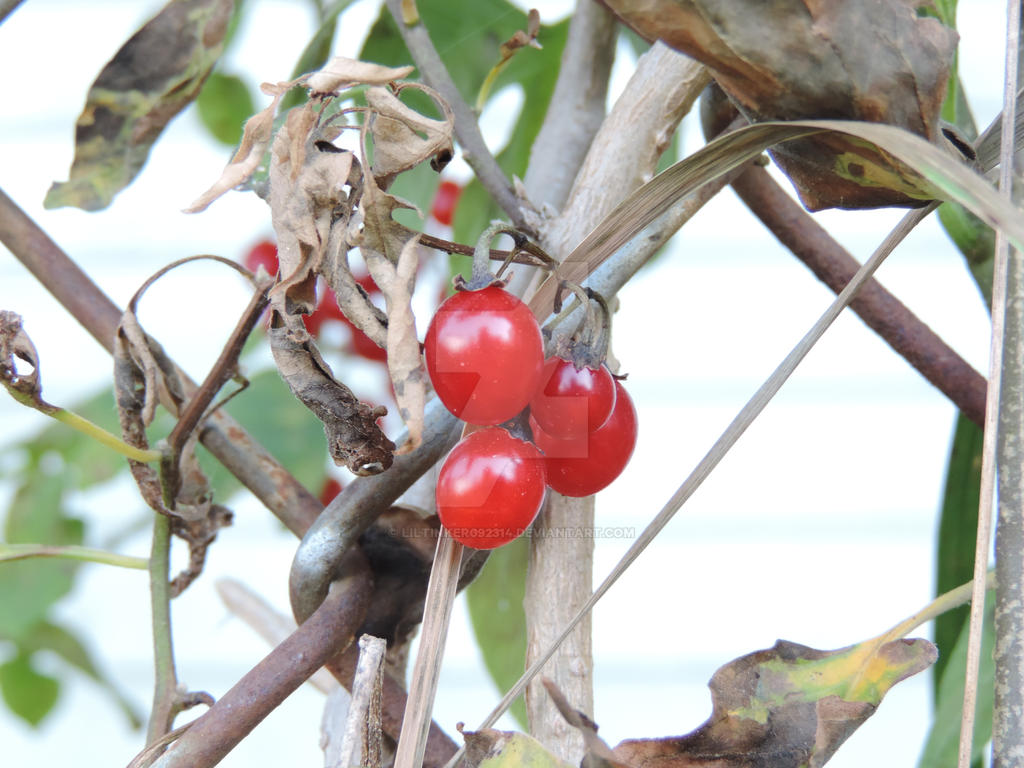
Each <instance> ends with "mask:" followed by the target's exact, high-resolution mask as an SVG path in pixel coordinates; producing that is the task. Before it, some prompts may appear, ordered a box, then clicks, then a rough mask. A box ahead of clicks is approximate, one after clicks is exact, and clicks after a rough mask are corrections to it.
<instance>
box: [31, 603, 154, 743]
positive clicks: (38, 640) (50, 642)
mask: <svg viewBox="0 0 1024 768" xmlns="http://www.w3.org/2000/svg"><path fill="white" fill-rule="evenodd" d="M26 648H31V649H32V650H35V651H52V652H53V653H55V654H57V655H58V656H60V657H61V658H62V659H64V661H66V662H67V663H68V664H70V665H71V666H73V667H75V668H76V669H78V670H79V671H80V672H82V673H83V674H85V675H86V676H87V677H89V678H91V679H92V680H93V681H94V682H95V683H96V684H97V685H99V686H100V687H101V688H102V689H103V690H104V691H106V692H107V693H108V694H109V695H110V697H111V698H112V699H113V700H114V703H115V704H117V706H118V707H119V708H120V709H121V711H122V712H124V716H125V717H126V718H127V719H128V723H129V725H131V727H132V728H141V727H142V724H143V720H142V717H141V715H140V714H139V712H138V710H137V708H136V707H135V705H134V704H132V703H131V702H130V701H128V699H127V698H126V697H125V696H124V694H122V693H121V691H120V690H118V688H117V687H116V686H115V685H114V683H113V681H112V680H111V679H110V678H108V677H106V676H104V675H103V673H102V672H100V670H99V668H98V667H97V666H96V663H95V662H94V661H93V659H92V656H91V654H90V653H89V651H88V650H87V649H86V648H85V646H84V645H82V643H81V641H80V640H79V639H78V638H77V637H75V636H74V635H73V634H71V632H69V631H68V630H67V629H64V628H63V627H59V626H57V625H56V624H51V623H50V622H47V621H44V622H42V623H40V624H38V625H36V627H35V628H34V630H33V632H32V634H31V635H30V636H29V637H28V638H26V643H25V646H24V647H23V648H22V651H23V653H24V652H25V649H26Z"/></svg>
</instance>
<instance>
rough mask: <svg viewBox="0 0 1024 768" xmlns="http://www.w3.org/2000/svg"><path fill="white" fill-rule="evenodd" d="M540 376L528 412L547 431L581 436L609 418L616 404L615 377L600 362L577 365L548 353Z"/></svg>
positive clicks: (567, 435) (559, 434) (563, 435)
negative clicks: (589, 366) (538, 385)
mask: <svg viewBox="0 0 1024 768" xmlns="http://www.w3.org/2000/svg"><path fill="white" fill-rule="evenodd" d="M540 380H541V385H540V387H538V388H537V392H536V394H534V396H533V399H532V400H530V415H531V416H533V418H534V419H536V421H537V423H538V424H540V427H541V429H543V430H544V431H545V432H547V433H548V434H549V435H551V436H553V437H559V438H563V439H569V438H573V437H582V436H583V435H586V434H587V433H588V432H593V431H594V430H596V429H598V428H599V427H600V426H601V425H602V424H604V423H605V422H606V421H608V417H609V416H610V415H611V412H612V408H613V407H614V405H615V379H613V378H612V375H611V373H610V372H609V371H608V369H607V368H605V367H604V366H603V365H602V366H601V367H600V368H598V369H596V370H595V369H593V368H587V367H586V366H584V367H583V368H577V367H576V366H575V365H574V364H573V363H572V362H570V361H569V360H563V359H562V358H560V357H549V358H548V359H547V360H546V361H545V362H544V372H543V373H542V374H541V377H540Z"/></svg>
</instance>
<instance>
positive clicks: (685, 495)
mask: <svg viewBox="0 0 1024 768" xmlns="http://www.w3.org/2000/svg"><path fill="white" fill-rule="evenodd" d="M935 205H936V204H932V205H929V206H928V207H926V208H921V209H918V210H915V211H911V212H910V213H908V214H907V215H906V216H904V217H903V219H902V221H901V222H900V224H899V225H898V226H897V227H896V229H895V230H893V232H892V233H890V235H889V236H888V237H887V238H886V239H885V241H884V242H883V243H882V244H881V245H880V246H879V247H878V249H877V250H876V251H875V252H874V253H873V254H872V255H871V258H870V259H868V261H867V262H866V263H865V264H864V265H863V266H862V267H861V268H860V270H858V272H857V274H856V275H854V277H853V279H852V280H851V281H850V283H849V284H848V285H847V286H846V288H844V289H843V291H842V292H841V293H840V294H839V295H838V296H837V297H836V298H835V300H834V301H833V302H832V304H831V305H830V306H829V308H828V309H827V310H826V311H825V313H824V314H823V315H822V316H821V317H820V318H819V319H818V321H817V322H816V323H815V324H814V326H813V327H812V328H811V329H810V330H809V331H808V332H807V334H806V335H805V336H804V337H803V338H802V339H801V340H800V342H799V343H798V344H797V345H796V346H795V347H794V348H793V350H792V351H791V352H790V353H789V354H788V355H787V356H786V358H785V359H784V360H783V361H782V363H780V364H779V366H778V367H777V368H776V369H775V371H773V372H772V374H771V376H769V377H768V379H767V380H766V381H765V382H764V384H762V385H761V388H760V389H758V391H757V392H756V393H754V396H753V397H752V398H751V399H750V400H749V401H748V402H747V404H746V405H744V406H743V408H742V409H741V410H740V412H739V413H738V414H737V415H736V418H734V419H733V420H732V422H731V423H730V424H729V426H728V427H727V428H726V430H725V432H723V433H722V435H721V436H720V437H719V438H718V440H717V441H716V442H715V444H714V445H713V446H712V447H711V449H710V450H709V451H708V452H707V454H705V456H704V458H703V459H701V460H700V462H699V463H698V464H697V466H696V467H695V468H694V469H693V471H692V472H691V473H690V475H689V476H688V477H687V478H686V479H685V480H684V481H683V484H682V485H680V486H679V489H678V490H677V491H676V492H675V494H673V496H672V498H671V499H669V500H668V502H667V503H666V504H665V506H664V507H663V508H662V509H661V511H660V512H658V514H657V515H656V516H655V518H654V519H653V520H652V521H651V522H650V523H649V524H648V526H647V527H646V528H645V529H644V530H643V532H642V533H641V534H640V536H639V537H637V540H636V541H635V542H633V545H632V546H631V547H630V548H629V550H628V551H627V552H626V554H625V555H623V556H622V559H621V560H620V561H619V562H618V563H617V564H616V565H615V567H614V568H613V569H612V571H611V573H609V574H608V576H607V577H605V579H604V581H603V582H601V585H600V586H599V587H598V588H597V589H596V590H594V593H593V594H592V595H591V596H590V598H589V599H588V600H587V602H586V603H584V605H583V607H582V608H581V609H580V610H579V612H578V613H577V614H576V616H575V617H574V618H573V620H572V621H571V622H570V623H569V625H568V626H567V627H566V628H565V629H564V630H563V631H562V634H561V635H559V637H558V639H557V640H556V641H555V642H554V643H553V644H552V646H551V647H549V648H548V649H547V650H546V651H545V652H544V653H543V654H542V655H540V656H539V657H538V658H537V659H536V661H534V663H533V664H532V665H531V666H530V668H529V669H527V670H526V672H524V673H523V676H522V677H521V678H520V679H519V681H518V682H517V683H516V684H515V685H514V686H513V687H512V688H511V689H510V690H509V691H508V693H506V694H505V697H504V698H503V699H502V700H501V701H500V702H499V703H498V705H497V706H496V707H495V708H494V709H493V710H492V711H491V713H490V714H489V715H488V716H487V717H486V718H485V719H484V721H483V722H482V723H481V724H480V726H479V728H477V730H483V729H484V728H489V727H490V726H492V725H493V724H494V723H495V722H496V721H497V719H498V718H499V717H501V715H502V713H504V712H505V710H506V709H507V708H508V707H509V706H510V705H511V703H512V702H513V701H514V700H515V699H516V698H517V697H518V696H519V695H520V694H521V693H522V692H523V690H524V689H525V687H526V685H527V684H528V683H529V682H530V680H532V679H533V677H534V676H535V675H536V674H537V673H538V672H539V671H540V669H541V668H542V667H543V666H544V664H545V663H546V662H547V661H548V659H550V658H551V656H552V654H553V653H554V652H555V649H556V648H557V647H558V645H559V644H560V643H561V642H562V641H563V640H565V638H566V637H568V635H569V633H570V632H572V630H573V628H574V627H575V626H576V624H577V623H578V622H579V621H580V619H581V618H582V617H583V616H585V615H586V614H587V613H589V612H590V610H591V609H592V608H593V607H594V605H595V604H596V603H597V601H598V600H600V599H601V598H602V597H603V596H604V594H605V593H606V592H607V591H608V590H609V589H610V588H611V586H612V585H613V584H614V583H615V582H616V581H617V580H618V578H619V577H620V576H621V575H622V574H623V573H624V572H625V571H626V569H627V568H629V566H630V565H632V564H633V562H634V561H635V560H636V559H637V558H638V557H639V556H640V554H641V553H642V552H643V551H644V550H645V549H646V548H647V546H648V545H649V544H650V543H651V542H652V541H654V538H655V537H656V536H657V535H658V533H660V532H661V530H662V529H663V528H664V527H665V526H666V525H667V524H668V522H669V521H670V520H671V519H672V517H673V516H674V515H675V513H676V512H677V511H678V510H679V508H680V507H681V506H682V505H683V504H684V503H685V502H686V500H687V499H689V498H690V496H692V495H693V493H694V491H696V490H697V488H699V487H700V485H701V483H703V482H704V480H706V479H707V477H708V475H710V474H711V471H712V470H713V469H714V468H715V467H716V466H717V465H718V463H719V462H720V461H721V460H722V458H723V457H724V456H725V455H726V453H728V452H729V450H730V449H731V448H732V446H733V445H735V443H736V441H737V440H738V439H739V438H740V435H742V434H743V433H744V432H745V431H746V429H747V427H749V426H750V425H751V424H752V423H753V421H754V419H755V418H757V416H758V415H759V414H760V413H761V411H762V410H764V408H765V406H766V405H768V403H769V402H770V401H771V399H772V398H773V397H774V396H775V394H776V393H777V392H778V391H779V389H781V388H782V385H783V384H784V383H785V382H786V380H787V379H788V378H789V376H790V375H791V374H792V373H793V371H795V370H796V367H797V366H798V365H799V364H800V362H801V361H802V360H803V358H804V357H805V356H806V355H807V353H808V352H810V350H811V348H812V347H813V346H814V345H815V343H817V341H818V340H819V339H820V338H821V337H822V335H823V334H824V333H825V331H826V330H828V327H829V326H830V325H831V324H832V323H833V321H835V319H836V318H837V317H838V316H839V314H840V312H842V310H843V309H844V308H845V307H846V306H847V305H848V304H849V303H850V301H851V300H852V299H853V297H854V295H855V294H856V292H857V290H858V289H859V288H860V287H861V285H863V284H864V283H865V282H866V281H867V280H868V278H870V277H871V275H872V274H874V272H875V270H877V269H878V267H879V266H880V265H881V263H882V262H883V261H884V260H885V258H886V257H887V256H888V255H889V254H890V253H891V252H892V250H893V249H894V248H895V247H896V246H897V245H898V244H899V243H900V242H901V241H902V240H903V238H904V237H906V235H907V234H908V233H909V232H910V231H911V230H912V229H913V228H914V227H915V226H916V225H917V224H918V223H919V222H920V221H922V220H923V219H924V218H925V217H926V216H928V215H929V214H930V213H931V212H932V210H934V208H935ZM461 756H462V751H461V750H460V752H459V753H457V754H456V755H455V757H453V758H452V759H451V761H449V763H448V767H449V768H451V767H452V766H454V765H456V764H457V762H458V761H459V760H460V759H461Z"/></svg>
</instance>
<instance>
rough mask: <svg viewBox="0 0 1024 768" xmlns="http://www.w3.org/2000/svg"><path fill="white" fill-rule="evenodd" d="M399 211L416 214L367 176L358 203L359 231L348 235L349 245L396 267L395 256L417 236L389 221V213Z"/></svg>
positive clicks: (391, 219)
mask: <svg viewBox="0 0 1024 768" xmlns="http://www.w3.org/2000/svg"><path fill="white" fill-rule="evenodd" d="M400 208H405V209H408V210H414V211H416V212H417V213H419V211H418V209H417V208H416V207H415V206H413V205H411V204H410V203H407V202H406V201H405V200H402V199H401V198H399V197H395V196H394V195H392V194H389V193H387V192H385V191H384V190H382V189H381V188H380V187H378V186H377V181H376V179H374V178H373V176H372V175H371V174H370V173H367V174H366V182H365V184H364V186H363V197H362V200H360V203H359V209H360V212H361V213H362V231H361V232H358V233H355V232H353V233H350V236H349V244H350V245H352V246H357V247H359V248H360V249H361V250H363V251H364V253H365V251H374V252H376V253H379V254H381V255H382V256H384V257H385V258H386V259H388V261H390V262H391V263H392V264H397V263H398V256H399V255H400V254H401V253H402V249H403V248H404V247H405V244H406V243H407V242H409V240H410V239H412V238H413V237H415V236H416V235H417V233H416V232H414V231H413V230H411V229H409V228H408V227H407V226H405V225H403V224H399V223H398V222H397V221H395V220H394V218H393V217H392V213H393V212H394V211H395V210H397V209H400Z"/></svg>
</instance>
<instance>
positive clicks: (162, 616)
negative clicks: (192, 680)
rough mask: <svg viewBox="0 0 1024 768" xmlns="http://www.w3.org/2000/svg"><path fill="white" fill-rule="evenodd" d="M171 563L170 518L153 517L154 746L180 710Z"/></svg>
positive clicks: (150, 733) (150, 735)
mask: <svg viewBox="0 0 1024 768" xmlns="http://www.w3.org/2000/svg"><path fill="white" fill-rule="evenodd" d="M170 559H171V518H169V517H167V516H166V515H154V516H153V544H152V548H151V549H150V555H149V592H150V605H151V610H152V613H153V660H154V669H155V673H156V675H155V677H156V679H155V685H154V688H153V708H152V710H151V713H150V717H149V728H148V730H147V732H146V744H147V745H149V744H152V743H154V742H155V741H157V740H158V739H159V738H161V737H162V736H163V735H164V734H166V733H167V732H168V731H170V730H171V727H172V726H173V725H174V717H175V715H176V714H177V709H178V675H177V672H176V671H175V667H174V641H173V638H172V636H171V590H170V583H169V582H168V572H169V570H170Z"/></svg>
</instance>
